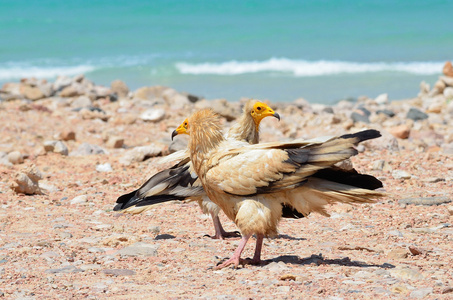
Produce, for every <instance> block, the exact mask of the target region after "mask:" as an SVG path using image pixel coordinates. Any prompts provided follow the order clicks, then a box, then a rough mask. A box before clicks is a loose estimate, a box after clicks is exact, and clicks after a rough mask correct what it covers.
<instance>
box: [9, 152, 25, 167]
mask: <svg viewBox="0 0 453 300" xmlns="http://www.w3.org/2000/svg"><path fill="white" fill-rule="evenodd" d="M8 160H9V162H10V163H12V164H13V165H17V164H21V163H23V162H24V158H23V156H22V154H21V153H20V152H19V151H12V152H10V153H8Z"/></svg>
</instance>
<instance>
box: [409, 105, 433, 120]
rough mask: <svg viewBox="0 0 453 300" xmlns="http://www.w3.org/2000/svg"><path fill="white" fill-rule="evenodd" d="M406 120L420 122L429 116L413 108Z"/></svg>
mask: <svg viewBox="0 0 453 300" xmlns="http://www.w3.org/2000/svg"><path fill="white" fill-rule="evenodd" d="M406 118H407V119H411V120H414V121H419V120H425V119H428V115H427V114H425V113H424V112H422V111H420V110H419V109H416V108H414V107H412V108H411V109H410V110H409V111H408V112H407V115H406Z"/></svg>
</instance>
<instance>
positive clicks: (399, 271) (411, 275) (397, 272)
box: [390, 268, 423, 280]
mask: <svg viewBox="0 0 453 300" xmlns="http://www.w3.org/2000/svg"><path fill="white" fill-rule="evenodd" d="M390 274H391V275H392V276H394V277H398V278H401V279H410V280H419V279H423V275H422V274H421V273H420V272H419V271H417V270H414V269H410V268H395V269H392V270H390Z"/></svg>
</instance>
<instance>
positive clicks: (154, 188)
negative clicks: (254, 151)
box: [115, 100, 280, 239]
mask: <svg viewBox="0 0 453 300" xmlns="http://www.w3.org/2000/svg"><path fill="white" fill-rule="evenodd" d="M268 116H274V117H276V118H278V119H279V118H280V116H279V115H278V114H277V113H275V112H274V111H273V110H272V109H271V108H270V107H269V106H268V105H266V104H264V103H262V102H259V101H256V100H249V101H247V102H246V103H245V105H244V108H243V113H242V115H241V117H240V118H239V119H238V122H236V123H235V124H234V125H233V126H232V127H231V128H230V130H229V131H228V133H227V134H226V135H225V139H226V140H227V141H228V143H229V145H230V146H231V147H234V148H236V147H241V146H243V145H248V144H256V143H258V141H259V125H260V122H261V120H262V119H264V118H265V117H268ZM186 131H188V128H187V126H186V125H185V124H184V122H183V124H181V126H180V127H178V129H177V130H176V131H175V132H176V133H178V134H182V133H186ZM174 160H179V161H180V162H179V163H178V164H177V165H175V166H174V167H172V168H171V169H167V170H163V171H161V172H159V173H157V174H155V175H154V176H153V177H151V178H150V179H149V180H148V181H147V182H146V183H145V184H144V185H143V186H142V187H141V188H140V189H138V190H137V191H134V192H132V193H129V194H126V195H123V196H121V197H120V198H118V201H117V203H119V204H118V205H117V206H116V207H115V210H121V211H122V212H125V213H131V214H138V213H142V212H143V211H145V210H147V209H149V208H150V207H152V205H153V204H155V203H160V202H164V201H169V200H182V199H190V200H192V201H196V202H197V203H198V204H199V206H200V208H201V209H202V211H203V212H204V213H205V214H210V215H211V216H212V219H213V222H214V227H215V235H214V238H219V239H223V238H224V237H227V236H238V234H237V233H230V232H226V231H225V230H224V229H223V228H222V225H221V223H220V219H219V217H218V214H219V211H220V208H219V207H218V206H217V205H216V204H215V203H213V202H212V201H210V200H209V198H208V197H207V195H206V194H205V193H204V191H203V188H202V186H201V182H200V181H199V180H197V175H196V173H195V172H194V171H193V168H192V164H191V162H190V160H189V151H188V149H187V150H182V151H178V152H176V153H174V154H172V155H169V156H168V157H166V158H164V159H163V160H161V162H170V161H174ZM178 176H179V177H178ZM163 197H164V198H163Z"/></svg>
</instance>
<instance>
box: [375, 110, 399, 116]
mask: <svg viewBox="0 0 453 300" xmlns="http://www.w3.org/2000/svg"><path fill="white" fill-rule="evenodd" d="M376 114H384V115H386V116H388V117H390V118H393V117H394V116H395V113H394V112H393V111H391V110H389V109H379V110H377V111H376Z"/></svg>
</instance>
